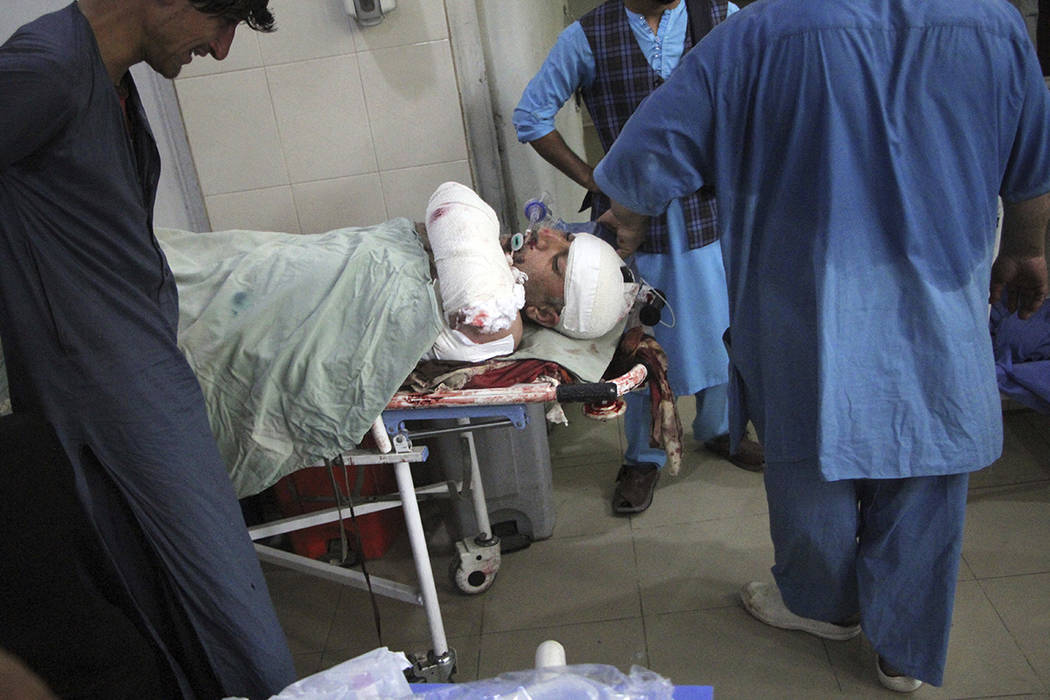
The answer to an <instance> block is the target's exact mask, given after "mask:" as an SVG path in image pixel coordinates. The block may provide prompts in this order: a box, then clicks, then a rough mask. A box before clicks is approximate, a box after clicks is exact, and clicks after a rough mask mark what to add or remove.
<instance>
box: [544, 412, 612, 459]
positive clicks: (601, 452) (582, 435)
mask: <svg viewBox="0 0 1050 700" xmlns="http://www.w3.org/2000/svg"><path fill="white" fill-rule="evenodd" d="M563 408H564V409H565V416H566V417H567V418H568V420H569V424H568V425H552V426H550V430H549V432H548V434H547V440H548V442H549V443H550V450H551V465H552V466H553V467H554V469H558V468H559V467H563V466H579V465H581V464H593V463H596V462H601V463H604V462H617V463H619V462H621V461H622V460H623V451H624V440H623V428H622V427H621V423H622V419H617V420H610V421H597V420H594V419H592V418H588V417H586V416H584V415H583V410H582V408H580V405H579V404H565V405H564V406H563Z"/></svg>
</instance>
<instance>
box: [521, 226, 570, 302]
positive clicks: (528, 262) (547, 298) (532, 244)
mask: <svg viewBox="0 0 1050 700" xmlns="http://www.w3.org/2000/svg"><path fill="white" fill-rule="evenodd" d="M572 239H573V235H572V234H571V233H566V232H565V231H558V230H556V229H550V228H541V229H540V230H539V231H536V232H535V233H534V234H533V235H532V236H530V237H529V239H528V241H526V243H525V245H524V246H522V248H521V250H518V251H516V252H514V254H513V258H514V266H515V267H516V268H518V269H519V270H521V271H522V272H524V273H525V274H527V275H528V276H529V280H528V282H526V283H525V301H526V303H531V304H539V303H548V304H550V303H553V304H556V305H557V306H558V307H559V308H560V307H561V306H563V305H564V303H565V302H564V299H565V268H566V266H567V265H568V262H569V246H570V245H571V244H572Z"/></svg>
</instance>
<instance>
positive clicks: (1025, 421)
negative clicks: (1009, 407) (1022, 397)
mask: <svg viewBox="0 0 1050 700" xmlns="http://www.w3.org/2000/svg"><path fill="white" fill-rule="evenodd" d="M1037 417H1039V414H1037V413H1032V412H1029V411H1023V412H1017V413H1008V414H1006V415H1005V416H1004V419H1003V454H1002V457H1000V458H999V459H998V460H996V461H995V463H994V464H992V465H990V466H988V467H987V468H985V469H982V470H980V471H977V472H974V473H973V474H972V475H971V476H970V488H971V489H975V488H983V487H989V486H1008V485H1011V484H1024V483H1029V482H1034V481H1046V480H1047V479H1050V443H1048V442H1047V440H1050V425H1048V424H1046V423H1042V422H1041V421H1040V420H1039V419H1038V418H1037ZM1039 418H1041V417H1039ZM1033 425H1035V426H1041V427H1042V430H1040V429H1039V427H1036V429H1034V430H1033ZM1043 431H1045V436H1046V438H1045V439H1044V433H1043Z"/></svg>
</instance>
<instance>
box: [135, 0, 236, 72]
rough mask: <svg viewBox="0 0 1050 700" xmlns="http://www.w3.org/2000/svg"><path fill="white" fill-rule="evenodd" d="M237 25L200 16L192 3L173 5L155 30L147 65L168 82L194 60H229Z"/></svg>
mask: <svg viewBox="0 0 1050 700" xmlns="http://www.w3.org/2000/svg"><path fill="white" fill-rule="evenodd" d="M237 24H238V23H237V22H236V21H234V20H231V19H226V18H224V17H221V16H219V15H215V14H208V13H206V12H201V11H200V10H198V9H196V8H194V7H193V5H191V4H190V2H189V0H178V2H175V3H173V4H172V5H171V8H170V9H169V10H167V11H166V12H165V13H164V14H163V15H162V16H160V17H159V18H158V21H157V22H156V24H155V25H154V26H153V28H152V31H151V32H150V35H149V40H148V42H147V45H146V63H148V64H149V66H150V67H151V68H153V70H155V71H157V72H158V73H160V74H161V75H163V76H164V77H165V78H174V77H175V76H177V75H178V74H179V72H180V71H181V70H182V67H183V66H184V65H186V64H188V63H189V62H190V61H192V60H193V57H194V56H207V55H209V54H211V56H213V57H214V58H215V59H216V60H217V61H221V60H222V59H224V58H226V55H227V54H229V52H230V46H231V45H232V44H233V35H234V32H236V30H237Z"/></svg>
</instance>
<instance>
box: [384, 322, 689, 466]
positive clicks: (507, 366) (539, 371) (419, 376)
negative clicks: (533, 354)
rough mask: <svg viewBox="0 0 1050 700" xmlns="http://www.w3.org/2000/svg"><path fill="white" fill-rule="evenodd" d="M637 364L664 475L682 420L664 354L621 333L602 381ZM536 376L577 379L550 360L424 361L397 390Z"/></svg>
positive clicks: (678, 444)
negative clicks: (645, 383) (646, 389)
mask: <svg viewBox="0 0 1050 700" xmlns="http://www.w3.org/2000/svg"><path fill="white" fill-rule="evenodd" d="M637 364H642V365H644V366H645V367H646V370H647V371H648V385H649V397H650V401H651V402H652V404H651V406H652V411H651V413H652V424H651V430H650V438H649V443H650V445H652V446H653V447H663V448H664V450H665V451H666V452H667V462H668V468H669V469H670V472H669V473H670V474H672V475H673V474H677V473H678V470H679V469H680V468H681V465H682V422H681V420H680V419H679V417H678V407H677V405H676V403H675V395H674V392H673V391H672V390H671V385H670V383H669V382H668V380H667V355H666V354H664V351H663V348H661V347H660V344H659V343H658V342H656V339H655V338H653V337H652V336H650V335H646V334H645V333H644V332H643V330H642V328H641V327H640V326H638V327H635V328H632V329H631V330H629V331H627V332H626V333H624V335H623V336H622V337H621V338H620V342H619V344H618V345H617V347H616V352H615V353H614V355H613V359H612V361H611V362H610V363H609V367H608V369H607V370H606V372H605V375H604V376H605V379H606V380H608V379H611V378H614V377H618V376H620V375H622V374H624V373H626V372H627V371H629V370H630V369H631V368H632V367H634V366H635V365H637ZM541 377H546V378H549V379H553V380H555V381H556V382H557V383H563V384H568V383H572V382H576V381H578V378H577V377H574V376H573V375H572V374H571V373H570V372H569V371H568V370H566V369H565V368H564V367H562V366H561V365H559V364H558V363H556V362H550V361H544V360H501V359H493V360H488V361H487V362H481V363H477V364H468V363H463V362H450V361H447V360H428V361H426V362H421V363H419V364H418V365H417V366H416V369H415V370H413V372H412V373H411V374H410V375H409V376H408V378H407V379H406V380H405V382H404V384H403V385H402V387H401V390H402V391H409V392H414V393H429V392H434V391H439V390H442V391H448V390H453V391H454V390H458V389H488V388H494V387H507V386H511V385H513V384H525V383H529V382H533V381H536V380H538V379H540V378H541Z"/></svg>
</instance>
